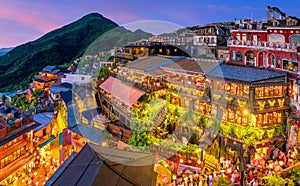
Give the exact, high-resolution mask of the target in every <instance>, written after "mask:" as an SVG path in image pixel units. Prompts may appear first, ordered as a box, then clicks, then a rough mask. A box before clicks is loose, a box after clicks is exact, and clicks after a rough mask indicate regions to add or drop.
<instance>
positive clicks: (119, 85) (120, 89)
mask: <svg viewBox="0 0 300 186" xmlns="http://www.w3.org/2000/svg"><path fill="white" fill-rule="evenodd" d="M100 88H102V89H104V90H105V91H107V92H109V93H111V94H112V96H114V97H116V98H117V99H119V100H121V101H123V102H124V103H125V104H126V105H128V106H130V107H131V106H132V105H133V104H134V103H135V102H136V101H137V100H138V99H139V98H140V97H141V96H142V95H144V94H145V92H144V91H141V90H139V89H136V88H134V87H132V86H129V85H127V84H125V83H123V82H122V81H120V80H118V79H116V78H113V77H109V78H108V79H107V80H105V81H104V82H103V83H102V84H101V85H100Z"/></svg>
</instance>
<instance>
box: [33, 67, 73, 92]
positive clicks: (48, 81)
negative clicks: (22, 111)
mask: <svg viewBox="0 0 300 186" xmlns="http://www.w3.org/2000/svg"><path fill="white" fill-rule="evenodd" d="M68 72H70V71H69V70H67V68H65V67H61V66H58V67H56V66H46V67H45V68H44V69H43V70H42V71H41V72H40V73H39V74H38V75H37V76H36V77H34V78H33V88H34V89H35V90H43V91H44V93H46V94H48V92H49V87H50V85H53V84H55V83H59V82H61V78H62V77H64V76H65V73H68Z"/></svg>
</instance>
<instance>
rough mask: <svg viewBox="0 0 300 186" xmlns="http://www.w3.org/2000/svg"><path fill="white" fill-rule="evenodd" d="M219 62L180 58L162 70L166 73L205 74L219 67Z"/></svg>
mask: <svg viewBox="0 0 300 186" xmlns="http://www.w3.org/2000/svg"><path fill="white" fill-rule="evenodd" d="M218 64H219V62H218V61H217V60H209V59H192V58H186V57H185V58H179V59H175V60H174V61H173V62H172V63H169V64H166V65H164V66H163V67H162V68H163V69H164V70H166V71H175V72H181V73H189V74H205V73H206V72H207V71H208V70H210V69H211V68H213V67H215V66H217V65H218Z"/></svg>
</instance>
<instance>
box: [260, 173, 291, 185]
mask: <svg viewBox="0 0 300 186" xmlns="http://www.w3.org/2000/svg"><path fill="white" fill-rule="evenodd" d="M262 179H263V180H264V181H265V183H266V185H267V186H285V185H288V186H294V185H295V184H294V182H293V181H292V180H291V179H289V178H285V179H284V178H282V177H281V176H279V175H272V176H271V175H268V176H264V177H263V178H262Z"/></svg>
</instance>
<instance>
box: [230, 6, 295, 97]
mask: <svg viewBox="0 0 300 186" xmlns="http://www.w3.org/2000/svg"><path fill="white" fill-rule="evenodd" d="M266 11H267V17H268V20H267V22H253V21H251V20H247V21H246V22H243V24H238V25H237V26H236V29H233V30H232V31H231V32H232V39H230V40H229V41H228V47H229V50H230V64H233V65H242V66H248V67H259V68H268V69H273V70H275V71H280V72H287V73H288V81H289V93H290V96H291V98H293V99H294V100H296V102H298V103H299V86H298V85H297V77H298V74H299V65H298V63H299V60H300V58H299V52H300V48H299V46H300V35H299V33H300V27H299V26H300V21H299V19H297V18H295V17H292V16H289V17H286V16H285V14H284V13H282V12H281V11H280V10H279V9H278V8H276V7H267V8H266ZM274 12H278V14H279V17H278V18H276V17H275V16H274Z"/></svg>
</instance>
